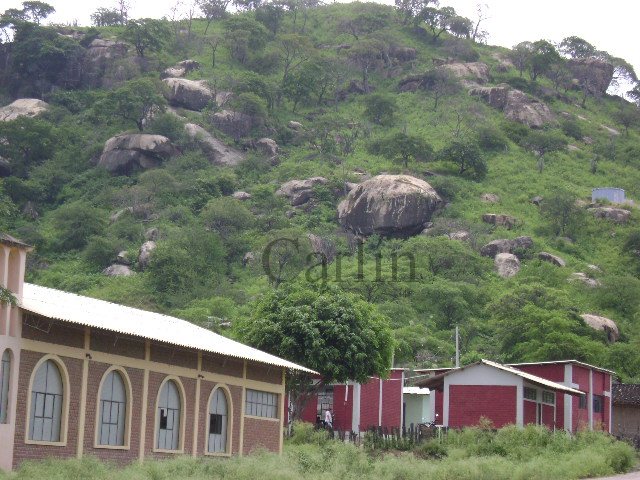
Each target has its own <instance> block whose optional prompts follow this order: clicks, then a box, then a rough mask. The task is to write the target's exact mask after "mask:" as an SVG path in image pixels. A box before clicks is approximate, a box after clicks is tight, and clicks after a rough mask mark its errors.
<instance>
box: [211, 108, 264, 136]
mask: <svg viewBox="0 0 640 480" xmlns="http://www.w3.org/2000/svg"><path fill="white" fill-rule="evenodd" d="M211 123H212V124H213V126H214V127H216V128H217V129H218V130H220V131H221V132H224V133H226V134H227V135H229V136H230V137H233V138H235V139H239V138H241V137H244V136H246V135H247V134H248V133H249V132H250V131H251V129H252V128H253V127H254V118H253V117H251V116H250V115H245V114H244V113H240V112H234V111H232V110H222V111H220V112H216V113H214V114H213V115H212V117H211Z"/></svg>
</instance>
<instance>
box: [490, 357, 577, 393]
mask: <svg viewBox="0 0 640 480" xmlns="http://www.w3.org/2000/svg"><path fill="white" fill-rule="evenodd" d="M482 363H484V364H485V365H489V366H490V367H494V368H499V369H500V370H504V371H505V372H509V373H513V374H514V375H518V376H519V377H522V378H524V379H525V380H528V381H530V382H532V383H536V384H538V385H542V386H544V387H549V388H552V389H554V390H561V391H563V392H566V393H572V394H574V395H584V392H581V391H580V390H575V389H573V388H569V387H566V386H564V385H562V384H561V383H557V382H552V381H551V380H547V379H546V378H542V377H538V376H537V375H532V374H530V373H527V372H523V371H522V370H518V369H517V368H512V367H507V366H506V365H502V364H501V363H496V362H492V361H491V360H482Z"/></svg>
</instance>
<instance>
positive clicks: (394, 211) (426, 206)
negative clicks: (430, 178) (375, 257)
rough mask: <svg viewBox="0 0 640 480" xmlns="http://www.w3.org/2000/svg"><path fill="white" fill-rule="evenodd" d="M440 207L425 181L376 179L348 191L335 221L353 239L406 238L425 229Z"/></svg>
mask: <svg viewBox="0 0 640 480" xmlns="http://www.w3.org/2000/svg"><path fill="white" fill-rule="evenodd" d="M442 204H443V201H442V199H441V198H440V196H439V195H438V193H437V192H436V191H435V190H434V189H433V187H431V185H429V184H428V183H427V182H425V181H424V180H420V179H418V178H415V177H411V176H409V175H378V176H376V177H373V178H371V179H369V180H366V181H364V182H362V183H361V184H359V185H358V186H357V187H356V188H355V189H353V190H351V191H350V192H349V194H348V195H347V198H346V199H344V200H343V201H342V202H341V203H340V205H338V220H339V222H340V224H341V225H342V226H343V227H344V228H345V229H346V230H348V231H350V232H352V233H354V234H356V235H372V234H378V235H382V236H387V237H408V236H411V235H416V234H418V233H420V232H422V230H423V229H424V228H425V225H426V224H427V222H429V220H431V216H432V215H433V213H434V212H435V211H436V210H437V209H438V208H439V207H440V206H441V205H442Z"/></svg>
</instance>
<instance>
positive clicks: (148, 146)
mask: <svg viewBox="0 0 640 480" xmlns="http://www.w3.org/2000/svg"><path fill="white" fill-rule="evenodd" d="M177 153H178V151H177V150H176V148H175V147H174V146H173V145H172V144H171V142H170V141H169V139H168V138H167V137H163V136H162V135H150V134H146V133H135V134H122V135H116V136H115V137H112V138H110V139H109V140H107V141H106V143H105V144H104V149H103V150H102V155H101V156H100V160H99V161H98V166H100V167H103V168H106V169H107V170H108V171H109V172H111V173H114V174H124V175H126V174H128V173H131V172H132V171H134V170H138V169H143V170H144V169H147V168H153V167H157V166H159V165H160V164H161V163H162V162H163V161H164V160H167V159H168V158H170V157H171V156H173V155H176V154H177Z"/></svg>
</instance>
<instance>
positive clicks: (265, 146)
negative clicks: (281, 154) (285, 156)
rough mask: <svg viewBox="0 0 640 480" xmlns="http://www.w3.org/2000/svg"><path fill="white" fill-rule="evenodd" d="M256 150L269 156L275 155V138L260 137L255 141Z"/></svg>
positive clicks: (276, 153)
mask: <svg viewBox="0 0 640 480" xmlns="http://www.w3.org/2000/svg"><path fill="white" fill-rule="evenodd" d="M255 147H256V150H258V151H259V152H260V153H262V154H263V155H266V156H267V157H269V158H273V157H277V156H278V151H279V147H278V144H277V143H276V141H275V140H273V139H271V138H266V137H265V138H261V139H259V140H256V142H255Z"/></svg>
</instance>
